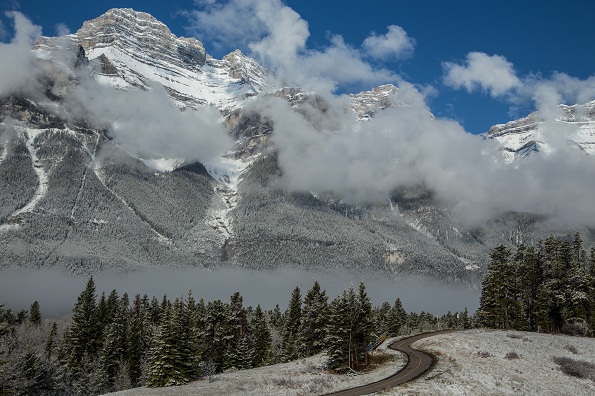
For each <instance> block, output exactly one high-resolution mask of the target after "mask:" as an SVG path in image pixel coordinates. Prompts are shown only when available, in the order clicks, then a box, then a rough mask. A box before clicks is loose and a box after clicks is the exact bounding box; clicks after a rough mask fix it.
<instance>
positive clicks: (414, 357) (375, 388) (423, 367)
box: [328, 330, 456, 396]
mask: <svg viewBox="0 0 595 396" xmlns="http://www.w3.org/2000/svg"><path fill="white" fill-rule="evenodd" d="M453 331H456V330H443V331H435V332H433V333H423V334H418V335H415V336H412V337H408V338H404V339H402V340H399V341H396V342H393V343H392V344H390V345H389V346H388V347H389V348H391V349H394V350H397V351H401V352H403V353H405V354H406V355H407V365H405V367H403V368H402V369H401V370H400V371H399V372H398V373H396V374H393V375H391V376H390V377H388V378H385V379H383V380H380V381H378V382H373V383H371V384H367V385H362V386H358V387H357V388H351V389H345V390H342V391H338V392H334V393H329V394H328V396H330V395H333V396H361V395H367V394H369V393H374V392H380V391H383V390H386V389H389V388H393V387H395V386H397V385H401V384H404V383H405V382H409V381H411V380H413V379H415V378H417V377H419V376H420V375H422V374H423V373H425V372H426V371H428V370H429V369H431V368H432V365H433V364H434V358H433V357H432V356H431V355H428V354H427V353H425V352H422V351H419V350H417V349H413V348H411V344H413V343H414V342H416V341H418V340H421V339H422V338H427V337H431V336H434V335H437V334H444V333H451V332H453Z"/></svg>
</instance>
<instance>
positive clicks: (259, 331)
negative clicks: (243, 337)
mask: <svg viewBox="0 0 595 396" xmlns="http://www.w3.org/2000/svg"><path fill="white" fill-rule="evenodd" d="M252 328H253V329H254V355H253V364H254V367H260V366H266V365H268V364H270V362H271V348H272V346H271V343H272V339H271V331H270V329H269V325H268V323H267V321H266V318H265V316H264V313H263V312H262V309H261V308H260V305H257V306H256V310H255V311H254V316H253V319H252Z"/></svg>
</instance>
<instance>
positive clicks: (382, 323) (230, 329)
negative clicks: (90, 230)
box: [0, 278, 476, 395]
mask: <svg viewBox="0 0 595 396" xmlns="http://www.w3.org/2000/svg"><path fill="white" fill-rule="evenodd" d="M475 323H476V321H475V318H474V317H470V316H469V315H468V313H467V310H465V311H464V312H462V313H456V312H455V313H450V312H449V313H448V314H446V315H443V316H442V317H436V316H434V315H432V314H429V313H425V312H421V313H414V312H412V313H407V312H406V311H405V310H404V309H403V306H402V304H401V301H400V300H399V299H397V300H396V301H395V302H394V304H390V303H388V302H385V303H383V304H382V305H381V306H379V307H374V306H372V304H371V301H370V299H369V297H368V295H367V293H366V288H365V285H364V283H363V282H362V283H361V284H360V285H359V287H358V288H357V289H355V290H354V288H353V287H351V288H349V289H347V290H345V291H344V292H343V293H342V294H340V295H338V296H337V297H336V298H335V299H333V300H332V301H329V298H328V297H327V295H326V292H325V291H324V290H322V289H321V288H320V285H319V284H318V282H315V283H314V285H313V286H312V288H311V289H310V290H308V291H307V293H306V295H305V297H303V298H302V293H301V290H300V288H299V287H296V288H295V289H294V290H293V292H292V294H291V297H290V300H289V304H288V307H287V309H286V310H285V311H284V312H282V310H281V309H280V308H279V305H276V306H275V308H274V309H273V310H268V311H267V310H263V309H262V308H261V307H260V306H257V307H256V308H253V307H251V306H248V307H245V306H244V304H243V298H242V296H241V295H240V293H235V294H234V295H233V296H231V298H230V300H229V302H224V301H221V300H215V301H211V302H208V303H207V302H205V301H204V300H202V299H201V300H198V301H197V300H196V299H195V298H194V296H193V295H192V293H191V292H189V293H188V295H187V296H185V297H177V298H175V299H174V300H173V301H172V300H170V299H168V298H167V297H166V296H164V297H163V298H162V299H160V300H159V299H157V298H156V297H152V298H149V297H148V296H146V295H145V296H142V297H141V296H140V295H136V296H135V297H134V299H132V301H130V299H129V297H128V295H127V294H124V295H122V296H119V295H118V293H117V292H116V291H115V290H114V291H112V292H111V293H110V294H109V295H107V296H106V295H105V294H102V295H101V296H99V297H98V296H97V295H96V291H95V284H94V281H93V278H90V279H89V281H88V282H87V285H86V288H85V290H84V291H83V292H82V293H81V294H80V295H79V297H78V300H77V302H76V304H75V306H74V309H73V314H72V317H71V318H69V319H67V320H63V321H59V322H52V321H49V320H47V319H42V315H41V309H40V306H39V303H38V302H34V303H33V305H32V306H31V308H30V310H29V311H26V310H22V311H20V312H19V313H17V314H15V313H13V312H12V311H11V310H7V309H4V308H3V307H1V306H0V394H3V393H8V394H11V395H12V394H15V395H29V394H37V395H71V394H73V395H74V394H81V395H82V394H84V395H93V394H100V393H106V392H111V391H117V390H123V389H128V388H132V387H137V386H142V385H146V386H150V387H160V386H169V385H180V384H185V383H187V382H190V381H193V380H196V379H199V378H205V379H208V380H210V379H211V378H212V376H213V375H215V374H217V373H221V372H223V371H228V370H241V369H248V368H253V367H260V366H265V365H270V364H275V363H280V362H287V361H291V360H294V359H298V358H302V357H308V356H312V355H315V354H317V353H320V352H322V351H325V352H326V354H327V357H328V360H327V365H328V368H329V369H330V370H333V371H337V372H347V371H352V370H364V369H366V368H368V367H369V363H370V359H369V357H370V350H371V345H372V344H373V343H374V342H375V341H376V340H377V338H378V337H379V336H380V335H386V336H396V335H400V334H408V333H410V332H415V331H428V330H435V329H442V328H447V327H460V328H470V327H473V326H474V325H475Z"/></svg>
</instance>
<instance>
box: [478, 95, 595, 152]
mask: <svg viewBox="0 0 595 396" xmlns="http://www.w3.org/2000/svg"><path fill="white" fill-rule="evenodd" d="M559 108H560V111H561V115H560V116H559V117H558V118H556V120H555V121H554V122H555V123H556V124H558V125H559V126H560V127H563V126H564V125H573V126H578V128H575V132H573V133H572V134H570V135H568V136H566V137H565V138H566V139H567V140H568V141H569V142H572V143H573V144H576V145H577V146H578V147H579V148H580V149H581V150H583V151H584V152H585V153H587V154H589V155H595V101H593V102H590V103H587V104H585V105H580V106H579V105H574V106H566V105H560V106H559ZM543 123H544V120H543V119H541V118H539V116H538V115H537V113H532V114H530V115H528V116H527V117H524V118H520V119H518V120H514V121H510V122H507V123H506V124H499V125H494V126H493V127H491V128H490V129H489V131H487V132H486V133H485V134H484V137H486V138H490V139H495V140H496V141H498V143H499V148H500V150H501V151H502V155H503V156H504V158H505V159H506V161H508V162H514V161H515V160H518V159H522V158H525V157H526V156H527V155H529V154H531V153H533V152H540V151H546V152H547V151H548V150H549V149H550V147H549V142H548V141H547V137H546V136H544V134H543V133H542V128H543ZM560 129H563V128H560Z"/></svg>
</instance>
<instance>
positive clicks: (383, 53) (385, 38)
mask: <svg viewBox="0 0 595 396" xmlns="http://www.w3.org/2000/svg"><path fill="white" fill-rule="evenodd" d="M363 48H364V50H365V51H366V53H367V54H368V55H370V56H371V57H373V58H376V59H390V58H396V59H403V58H408V57H410V56H411V55H412V54H413V49H414V48H415V40H413V39H412V38H411V37H409V36H408V35H407V32H406V31H405V30H404V29H403V28H402V27H400V26H396V25H390V26H389V27H388V32H387V33H386V34H381V35H376V33H372V34H371V35H370V36H369V37H367V38H366V39H365V40H364V43H363Z"/></svg>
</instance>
